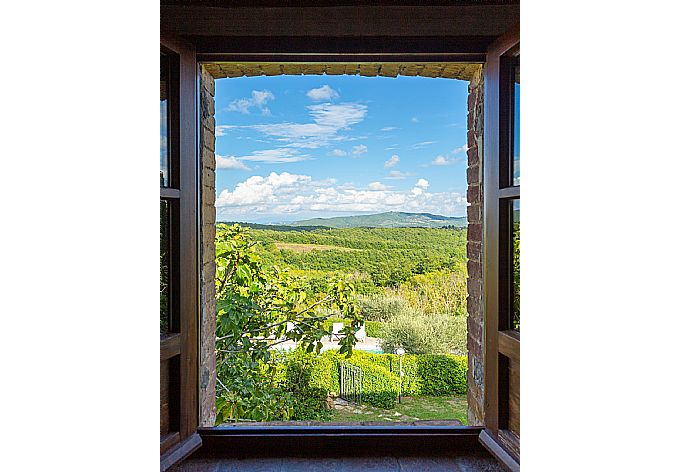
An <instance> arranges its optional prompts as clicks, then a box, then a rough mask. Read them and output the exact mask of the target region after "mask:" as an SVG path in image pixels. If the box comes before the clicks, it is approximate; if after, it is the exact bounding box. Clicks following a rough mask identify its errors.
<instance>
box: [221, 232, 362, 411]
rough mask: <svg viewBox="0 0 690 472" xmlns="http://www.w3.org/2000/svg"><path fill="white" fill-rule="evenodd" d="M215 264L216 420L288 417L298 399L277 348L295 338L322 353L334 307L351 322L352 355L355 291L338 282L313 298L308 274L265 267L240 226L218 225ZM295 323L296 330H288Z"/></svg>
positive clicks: (347, 337)
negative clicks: (287, 383) (307, 287)
mask: <svg viewBox="0 0 690 472" xmlns="http://www.w3.org/2000/svg"><path fill="white" fill-rule="evenodd" d="M216 267H217V271H216V277H217V280H216V298H217V302H216V306H217V323H216V357H217V358H216V371H217V379H218V388H217V391H218V398H217V410H218V413H217V421H218V422H219V423H222V422H225V421H227V420H230V419H232V420H237V419H249V420H256V421H268V420H272V419H289V418H290V417H292V416H294V414H295V413H294V412H295V405H296V403H295V402H296V401H297V398H295V395H293V392H290V391H286V390H285V389H284V388H283V386H282V385H281V382H282V375H283V374H282V373H281V371H280V369H279V363H278V362H277V360H276V356H273V355H272V354H271V351H270V349H271V348H272V347H274V346H276V345H279V344H281V343H282V342H285V341H288V340H290V341H294V342H296V343H298V344H299V345H301V346H302V347H304V349H305V350H306V352H312V351H316V352H318V351H320V350H321V348H322V347H323V345H322V343H321V341H320V339H321V338H322V337H323V336H325V335H327V334H328V333H327V331H326V330H325V328H324V321H325V320H326V318H327V317H328V316H330V315H324V314H323V312H324V311H327V312H328V313H337V314H338V315H339V316H340V317H342V318H344V319H347V320H349V321H350V323H349V324H348V325H347V326H346V327H345V328H344V330H343V337H342V339H341V340H340V343H339V344H340V352H341V353H342V354H344V355H346V356H349V355H350V353H351V351H352V347H353V346H354V344H355V342H356V340H355V336H354V333H355V332H356V330H357V329H359V327H360V326H361V322H362V320H361V316H360V313H359V308H358V307H357V305H356V304H355V303H354V288H353V287H352V285H351V284H349V283H348V282H346V281H342V280H331V281H329V282H328V284H327V286H326V287H325V293H322V294H318V295H316V296H309V294H308V291H307V290H305V286H304V284H305V282H304V280H303V279H300V278H299V277H296V276H294V275H293V274H291V273H290V271H289V270H285V269H281V268H279V267H277V266H266V265H265V264H264V263H263V262H262V260H261V257H260V256H259V255H258V254H257V251H256V243H255V242H254V240H253V239H252V238H251V236H250V235H249V233H248V232H247V230H246V229H244V228H241V227H240V226H238V225H234V226H232V227H228V226H226V225H218V227H217V231H216ZM288 323H292V324H293V325H294V328H293V329H291V330H288V329H287V327H288Z"/></svg>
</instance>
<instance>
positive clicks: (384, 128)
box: [381, 126, 400, 131]
mask: <svg viewBox="0 0 690 472" xmlns="http://www.w3.org/2000/svg"><path fill="white" fill-rule="evenodd" d="M396 129H400V128H398V127H396V126H384V127H383V128H381V131H393V130H396Z"/></svg>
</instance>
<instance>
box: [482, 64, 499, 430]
mask: <svg viewBox="0 0 690 472" xmlns="http://www.w3.org/2000/svg"><path fill="white" fill-rule="evenodd" d="M499 71H500V61H499V57H498V56H497V55H496V54H491V55H489V57H488V58H487V63H486V65H485V72H484V162H483V166H484V182H483V184H484V228H483V229H484V231H483V242H484V257H483V261H484V266H483V269H484V274H483V281H484V333H485V338H484V369H485V372H484V424H485V425H486V427H487V428H488V429H490V430H492V431H498V423H499V421H498V388H499V375H498V370H499V369H498V349H497V347H498V330H499V316H498V313H499V284H498V281H499V263H498V262H499V253H500V250H499V249H500V247H499V230H498V229H499V227H500V224H499V223H500V212H499V202H498V200H499V199H498V188H499V143H500V139H499V138H500V136H499V134H500V126H499V112H498V111H499V107H500V104H499V85H500V80H499Z"/></svg>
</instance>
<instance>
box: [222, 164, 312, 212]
mask: <svg viewBox="0 0 690 472" xmlns="http://www.w3.org/2000/svg"><path fill="white" fill-rule="evenodd" d="M310 182H311V177H310V176H308V175H298V174H290V173H288V172H283V173H282V174H276V173H275V172H271V173H270V174H269V175H268V176H267V177H261V176H260V175H253V176H251V177H249V178H248V179H247V180H245V181H244V182H240V183H238V184H237V186H236V187H235V189H234V190H233V191H232V192H230V191H228V190H227V189H226V190H223V191H222V192H220V194H219V195H218V198H216V207H221V208H223V207H243V206H248V205H258V206H266V205H268V204H271V203H276V202H279V201H280V200H281V196H285V195H291V194H294V193H295V192H296V191H297V190H299V188H300V187H304V186H306V185H308V184H309V183H310Z"/></svg>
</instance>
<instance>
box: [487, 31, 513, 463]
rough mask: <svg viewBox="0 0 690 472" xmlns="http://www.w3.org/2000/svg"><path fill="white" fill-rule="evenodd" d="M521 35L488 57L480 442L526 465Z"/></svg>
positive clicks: (504, 457)
mask: <svg viewBox="0 0 690 472" xmlns="http://www.w3.org/2000/svg"><path fill="white" fill-rule="evenodd" d="M519 41H520V36H519V32H518V31H515V32H512V33H509V34H507V35H505V36H503V37H501V38H499V39H498V40H497V41H496V42H495V43H494V44H493V46H492V47H491V48H490V49H489V51H488V54H487V62H486V70H485V76H484V87H485V95H484V97H485V110H484V112H485V115H484V116H485V126H484V133H485V141H484V142H485V148H484V218H485V219H484V264H485V265H484V287H485V293H484V303H485V306H484V314H485V325H484V332H485V369H486V370H485V379H486V380H485V387H484V388H485V390H484V396H485V423H486V429H485V430H484V431H483V432H482V434H481V436H480V440H481V441H482V443H483V444H484V445H485V446H487V448H488V449H489V450H490V451H491V452H492V453H493V454H494V455H495V456H496V457H497V458H498V459H499V460H500V461H501V462H502V463H503V464H504V465H505V466H506V467H507V468H508V469H510V470H519V467H520V465H519V462H520V62H519V61H520V59H519V53H520V50H519V48H520V45H519Z"/></svg>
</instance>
